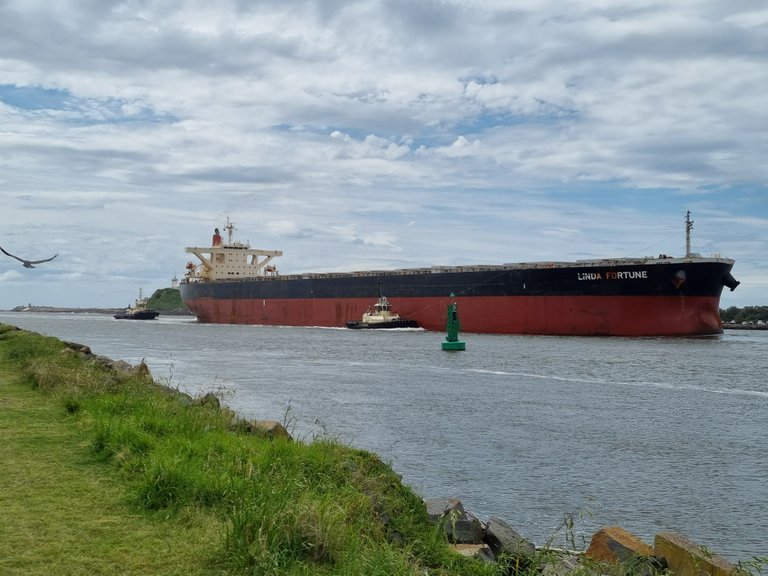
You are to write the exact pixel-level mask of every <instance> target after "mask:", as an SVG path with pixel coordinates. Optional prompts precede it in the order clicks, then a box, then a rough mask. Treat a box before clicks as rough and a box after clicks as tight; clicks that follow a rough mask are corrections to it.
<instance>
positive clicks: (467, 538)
mask: <svg viewBox="0 0 768 576" xmlns="http://www.w3.org/2000/svg"><path fill="white" fill-rule="evenodd" d="M425 504H426V505H427V514H428V515H429V518H430V520H432V522H435V523H436V524H438V523H439V524H442V525H443V529H444V530H445V534H446V536H447V537H448V541H449V542H452V543H454V544H482V543H483V540H484V535H485V527H484V526H483V523H482V522H480V520H479V519H478V518H477V517H475V516H474V515H473V514H471V513H470V512H467V511H466V510H464V505H463V504H462V503H461V500H458V499H457V498H433V499H429V500H426V501H425Z"/></svg>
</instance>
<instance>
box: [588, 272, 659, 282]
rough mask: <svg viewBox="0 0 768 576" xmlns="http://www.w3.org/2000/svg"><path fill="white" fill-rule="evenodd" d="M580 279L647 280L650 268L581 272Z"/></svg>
mask: <svg viewBox="0 0 768 576" xmlns="http://www.w3.org/2000/svg"><path fill="white" fill-rule="evenodd" d="M577 279H578V280H647V279H648V270H629V271H627V272H616V271H614V270H607V271H605V272H579V273H578V274H577Z"/></svg>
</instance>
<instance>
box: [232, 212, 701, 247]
mask: <svg viewBox="0 0 768 576" xmlns="http://www.w3.org/2000/svg"><path fill="white" fill-rule="evenodd" d="M689 214H690V212H689ZM224 229H225V230H226V231H227V244H229V245H230V246H231V245H232V232H234V231H235V225H234V224H233V223H232V222H230V221H229V216H227V225H226V226H224Z"/></svg>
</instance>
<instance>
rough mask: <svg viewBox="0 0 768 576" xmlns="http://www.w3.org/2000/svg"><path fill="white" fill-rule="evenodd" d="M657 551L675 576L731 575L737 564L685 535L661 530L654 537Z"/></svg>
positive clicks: (658, 555) (657, 554)
mask: <svg viewBox="0 0 768 576" xmlns="http://www.w3.org/2000/svg"><path fill="white" fill-rule="evenodd" d="M654 548H655V553H656V556H657V557H658V558H662V559H663V560H664V561H665V562H666V564H667V567H668V568H669V570H670V571H671V572H672V573H673V574H674V575H675V576H703V575H705V574H709V575H710V576H729V575H731V574H733V573H734V572H735V570H736V566H734V565H733V564H731V563H730V562H728V560H726V559H725V558H723V557H722V556H718V555H717V554H713V553H712V552H709V551H708V550H707V549H706V548H704V547H703V546H699V545H697V544H695V543H693V542H691V541H690V540H688V539H687V538H685V537H684V536H680V535H679V534H674V533H672V532H661V533H659V534H656V538H655V539H654Z"/></svg>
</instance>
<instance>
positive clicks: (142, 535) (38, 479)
mask: <svg viewBox="0 0 768 576" xmlns="http://www.w3.org/2000/svg"><path fill="white" fill-rule="evenodd" d="M0 405H1V406H2V408H0V534H2V535H3V537H2V538H0V574H3V575H11V574H19V575H21V574H24V575H34V574H41V575H42V574H45V575H49V574H189V575H192V574H215V573H217V572H219V573H224V572H223V570H222V571H218V570H217V569H216V568H215V565H214V561H213V558H214V556H213V554H212V552H214V551H215V550H216V548H217V546H218V542H219V540H220V533H221V530H222V528H223V522H222V520H221V519H218V518H216V517H215V516H214V515H212V514H210V513H204V512H199V511H195V510H193V509H188V510H186V511H185V512H184V513H183V514H179V515H177V516H176V517H174V518H172V519H168V518H166V517H164V516H162V515H160V514H151V513H147V512H145V511H143V510H141V509H139V508H136V507H135V506H132V505H131V504H130V502H129V501H128V499H127V498H126V490H125V486H124V484H123V481H122V479H121V478H119V477H118V476H117V475H116V474H115V473H114V471H113V470H111V469H110V468H109V467H105V466H103V465H100V464H97V463H96V462H95V461H94V458H93V457H92V454H91V450H90V449H89V448H88V446H87V443H86V442H85V440H84V438H83V435H82V432H81V430H79V428H78V427H77V426H73V425H72V424H73V423H72V422H71V421H70V420H68V419H67V418H66V417H65V411H64V410H63V409H62V406H61V403H60V402H59V401H57V400H56V399H55V398H52V397H49V396H45V395H42V394H40V392H39V391H36V390H34V389H32V388H31V387H30V386H29V385H28V384H24V383H19V382H18V378H17V375H16V374H15V373H14V372H13V371H11V370H9V369H8V367H7V366H4V367H3V368H2V369H0Z"/></svg>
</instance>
